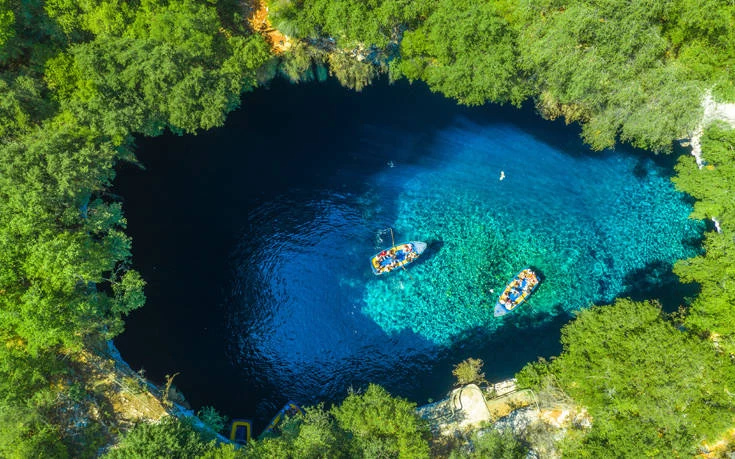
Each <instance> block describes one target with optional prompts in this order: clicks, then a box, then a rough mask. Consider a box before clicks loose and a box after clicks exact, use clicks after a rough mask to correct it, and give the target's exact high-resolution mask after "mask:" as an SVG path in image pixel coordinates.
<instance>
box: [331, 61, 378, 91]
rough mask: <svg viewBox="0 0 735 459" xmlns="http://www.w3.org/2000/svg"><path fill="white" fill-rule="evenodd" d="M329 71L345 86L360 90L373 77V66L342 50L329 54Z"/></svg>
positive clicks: (374, 71)
mask: <svg viewBox="0 0 735 459" xmlns="http://www.w3.org/2000/svg"><path fill="white" fill-rule="evenodd" d="M329 73H330V75H332V76H334V77H336V78H337V80H339V82H340V83H342V86H345V87H347V88H350V89H354V90H355V91H362V89H363V88H365V87H366V86H367V85H369V84H370V82H371V81H372V80H373V78H375V74H376V70H375V67H374V66H373V65H372V64H371V63H369V62H365V61H359V60H357V59H355V58H354V57H353V56H350V55H348V54H347V53H343V52H333V53H331V54H329Z"/></svg>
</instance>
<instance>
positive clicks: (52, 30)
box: [0, 0, 270, 457]
mask: <svg viewBox="0 0 735 459" xmlns="http://www.w3.org/2000/svg"><path fill="white" fill-rule="evenodd" d="M216 3H217V2H199V1H193V0H170V1H169V0H140V1H122V0H82V1H72V0H47V1H43V2H42V1H40V0H0V139H1V141H0V337H2V339H1V340H0V343H1V344H0V406H1V407H2V410H3V412H2V413H0V423H1V424H2V425H0V430H2V434H0V456H3V457H19V456H20V457H30V456H39V457H64V456H65V454H66V450H65V446H64V445H71V446H70V448H71V449H70V451H72V450H74V453H75V454H77V453H80V451H81V450H79V449H78V448H76V446H78V443H79V441H81V439H82V437H84V436H88V437H89V438H86V437H85V438H84V441H85V443H86V446H87V447H88V448H94V446H95V445H97V443H98V440H99V439H98V438H94V437H95V436H97V437H99V435H100V432H99V429H95V428H94V427H91V428H88V429H80V428H78V426H76V425H75V426H71V424H76V423H69V422H66V421H68V419H66V418H67V417H69V416H71V414H70V413H68V412H66V411H65V410H66V408H68V406H67V405H64V403H66V402H65V400H66V401H68V402H70V403H75V401H80V400H82V399H84V398H85V395H84V393H83V392H82V391H81V387H82V386H81V385H79V383H78V381H77V383H75V384H73V385H72V386H71V390H67V389H68V387H67V385H68V381H66V379H64V378H62V377H61V376H60V374H64V372H68V371H69V369H68V368H65V365H63V364H60V362H63V360H60V359H62V358H63V357H64V355H65V354H69V353H73V352H74V350H77V349H80V348H82V347H84V346H85V345H88V344H89V343H93V342H96V341H99V340H101V339H107V338H111V337H113V336H115V335H116V334H118V333H120V332H121V331H122V329H123V320H122V318H123V317H124V316H125V315H126V314H128V313H129V312H130V311H132V310H134V309H136V308H138V307H141V306H142V305H143V303H144V302H145V295H144V293H143V288H144V286H145V282H144V281H143V279H142V278H141V276H140V275H139V274H138V273H137V272H135V271H133V270H130V269H129V265H130V248H131V241H130V238H128V237H127V236H126V235H125V233H124V231H125V226H126V222H125V218H124V216H123V212H122V207H121V205H120V204H119V203H116V202H114V201H113V200H112V199H111V195H110V194H109V193H108V192H107V190H108V188H109V187H110V185H111V183H112V180H113V179H114V169H113V168H114V166H115V164H116V163H117V162H118V161H120V160H123V161H135V158H134V155H133V153H132V151H131V150H130V148H129V146H130V145H131V143H132V135H134V134H140V133H143V134H145V133H147V134H158V133H160V132H162V131H163V129H165V128H171V129H172V130H174V131H176V132H195V131H197V130H199V129H202V128H209V127H212V126H217V125H221V124H222V123H223V122H224V117H225V115H226V113H227V112H228V111H230V110H232V109H233V108H234V107H236V106H237V105H238V104H239V99H240V94H241V93H242V91H244V90H248V89H250V88H252V87H254V86H255V85H256V79H255V78H256V70H257V69H258V67H259V66H260V65H261V64H262V63H264V62H266V61H267V60H268V59H269V58H270V53H269V49H268V45H267V44H266V43H265V41H264V40H263V39H262V38H261V37H259V36H253V35H249V33H248V32H247V31H246V30H245V28H244V27H242V26H236V27H235V28H234V30H228V29H227V28H225V26H224V25H223V23H222V22H221V21H220V14H222V15H223V17H225V16H227V17H228V20H231V19H234V15H233V13H232V12H233V11H234V9H233V8H232V5H230V7H228V6H226V5H224V3H225V2H221V3H218V4H216ZM230 3H232V2H230ZM217 7H220V9H217ZM228 24H232V22H228ZM67 376H68V375H67ZM71 379H72V380H74V378H71ZM50 387H56V388H57V389H54V390H51V389H50ZM64 387H67V389H64ZM62 425H63V426H64V427H63V428H62V427H61V426H62ZM82 430H85V432H82ZM72 431H73V432H72ZM70 435H74V436H75V438H67V437H68V436H70ZM72 444H73V445H72ZM75 445H76V446H75ZM13 448H15V450H13ZM223 451H224V450H223ZM85 454H86V453H85ZM217 454H220V453H219V452H218V453H217ZM222 454H225V453H222ZM223 457H226V456H223Z"/></svg>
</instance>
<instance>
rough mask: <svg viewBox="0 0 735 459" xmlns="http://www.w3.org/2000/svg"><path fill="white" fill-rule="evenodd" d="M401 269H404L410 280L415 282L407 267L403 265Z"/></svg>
mask: <svg viewBox="0 0 735 459" xmlns="http://www.w3.org/2000/svg"><path fill="white" fill-rule="evenodd" d="M401 268H402V269H403V270H404V271H406V274H407V275H408V278H409V279H411V280H413V276H411V275H410V274H408V270H407V269H406V267H405V266H403V265H401Z"/></svg>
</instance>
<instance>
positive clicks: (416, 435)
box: [245, 385, 429, 459]
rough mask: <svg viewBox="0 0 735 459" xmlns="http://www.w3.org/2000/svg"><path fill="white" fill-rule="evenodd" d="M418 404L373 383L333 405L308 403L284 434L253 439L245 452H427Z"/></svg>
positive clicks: (250, 455) (259, 454) (316, 455)
mask: <svg viewBox="0 0 735 459" xmlns="http://www.w3.org/2000/svg"><path fill="white" fill-rule="evenodd" d="M415 408H416V405H415V404H413V403H409V402H408V401H406V400H403V399H401V398H397V397H392V396H391V395H390V394H389V393H388V392H387V391H386V390H385V389H383V388H382V387H380V386H376V385H370V386H369V387H368V389H367V390H366V391H365V393H363V394H356V393H352V394H350V395H349V396H348V397H347V398H346V399H345V400H344V402H342V404H341V405H339V406H335V407H332V409H330V410H328V411H327V410H324V406H323V405H321V404H320V405H317V406H316V407H311V408H308V407H307V408H306V409H305V410H304V414H303V415H298V416H296V417H293V418H289V419H288V420H286V422H285V423H284V425H283V427H282V428H281V435H280V436H278V437H274V438H265V439H263V440H254V441H252V442H250V443H249V444H248V446H247V447H246V448H245V457H248V458H263V459H265V458H272V457H284V458H299V459H300V458H337V457H366V458H368V457H400V458H404V457H405V458H419V457H428V456H429V445H428V443H427V441H426V440H427V435H428V428H427V426H426V423H425V421H423V420H422V419H421V418H419V417H418V415H417V414H416V411H415Z"/></svg>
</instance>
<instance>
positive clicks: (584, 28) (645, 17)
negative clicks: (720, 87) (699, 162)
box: [517, 0, 704, 150]
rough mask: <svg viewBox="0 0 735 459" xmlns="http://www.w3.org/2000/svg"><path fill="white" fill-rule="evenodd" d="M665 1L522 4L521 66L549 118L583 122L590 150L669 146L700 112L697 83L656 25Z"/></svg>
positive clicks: (666, 13) (700, 91)
mask: <svg viewBox="0 0 735 459" xmlns="http://www.w3.org/2000/svg"><path fill="white" fill-rule="evenodd" d="M670 7H671V5H670V4H669V3H664V2H658V3H656V2H654V3H653V4H651V5H647V6H646V7H642V6H641V4H639V3H635V2H634V3H630V2H626V1H622V0H614V1H608V2H587V1H582V0H579V1H573V2H571V3H569V4H567V5H565V7H563V8H560V7H559V6H558V5H557V4H555V3H554V2H537V3H535V4H534V6H533V7H532V8H528V9H526V10H524V15H523V20H522V21H521V22H519V23H518V24H517V27H519V39H518V46H519V49H520V53H521V60H522V62H523V67H524V69H525V70H526V72H528V75H529V76H530V77H531V78H532V79H533V81H535V84H536V86H537V89H536V91H537V92H538V93H540V94H543V96H542V99H541V101H542V102H543V103H542V104H540V108H541V109H542V110H543V111H544V112H545V113H546V114H547V115H548V116H550V117H552V118H554V117H556V116H564V117H565V118H566V120H567V122H574V121H579V122H581V123H582V124H583V137H584V139H585V141H586V142H588V143H589V144H590V145H591V146H592V147H593V148H594V149H603V148H608V147H611V146H613V145H614V142H615V140H616V139H617V138H618V137H620V138H621V139H622V140H624V141H627V142H630V143H632V144H633V145H635V146H637V147H640V148H646V149H654V150H670V149H671V143H672V140H673V139H675V138H680V137H686V136H687V133H688V132H690V131H691V130H693V128H694V126H695V124H696V122H697V121H698V119H699V116H700V115H701V110H697V109H696V108H695V107H699V105H700V101H701V98H702V94H703V88H704V85H703V84H702V83H701V81H700V80H697V79H692V78H691V77H690V74H689V72H687V69H686V68H685V67H683V66H681V65H680V64H679V63H678V62H676V61H675V60H674V59H672V57H673V55H672V50H673V47H674V45H673V44H672V43H670V42H668V41H667V40H666V37H665V36H664V34H663V33H662V28H661V24H662V21H665V20H666V19H667V18H669V17H670V16H671V14H672V13H671V11H670Z"/></svg>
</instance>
